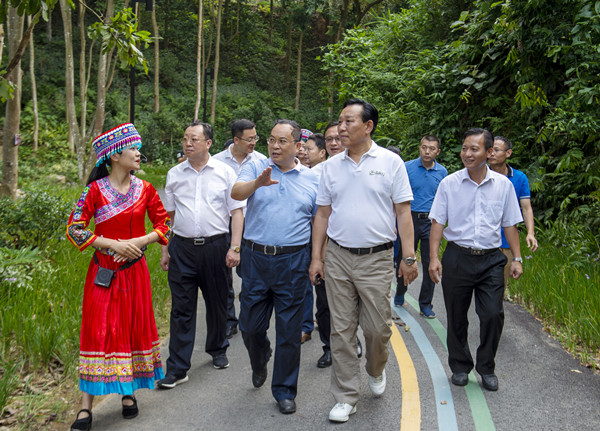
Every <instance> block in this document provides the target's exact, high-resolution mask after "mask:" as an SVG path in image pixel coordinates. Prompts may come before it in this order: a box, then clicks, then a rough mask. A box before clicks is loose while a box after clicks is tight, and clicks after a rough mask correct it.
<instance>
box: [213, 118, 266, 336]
mask: <svg viewBox="0 0 600 431" xmlns="http://www.w3.org/2000/svg"><path fill="white" fill-rule="evenodd" d="M231 138H232V139H233V143H232V144H231V145H229V146H228V147H227V148H225V150H223V151H221V152H220V153H217V154H215V156H214V158H215V159H216V160H220V161H221V162H223V163H225V164H226V165H228V166H230V167H231V168H232V169H233V170H234V171H235V174H236V175H239V174H240V171H241V170H242V166H244V165H245V164H246V163H248V162H251V161H253V160H264V159H266V157H265V156H264V155H263V154H261V153H259V152H258V151H254V147H255V146H256V143H257V142H258V135H257V133H256V126H255V124H254V123H253V122H252V121H250V120H246V119H245V118H242V119H241V120H235V121H234V122H233V123H231ZM244 211H245V208H244ZM236 268H237V269H236V271H237V274H238V275H241V274H240V271H239V268H240V267H239V266H237V267H236ZM227 277H228V278H227V289H228V293H227V338H231V337H233V336H234V335H235V334H237V331H238V329H237V325H238V319H237V317H235V304H234V300H235V292H234V290H233V272H232V270H231V268H229V270H228V273H227Z"/></svg>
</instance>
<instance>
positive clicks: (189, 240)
mask: <svg viewBox="0 0 600 431" xmlns="http://www.w3.org/2000/svg"><path fill="white" fill-rule="evenodd" d="M175 236H176V237H177V238H179V239H180V240H181V241H183V242H187V243H189V244H193V245H204V244H209V243H211V242H213V241H216V240H218V239H221V238H223V237H225V236H227V234H226V233H220V234H218V235H213V236H205V237H202V238H186V237H184V236H179V235H175Z"/></svg>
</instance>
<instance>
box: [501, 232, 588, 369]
mask: <svg viewBox="0 0 600 431" xmlns="http://www.w3.org/2000/svg"><path fill="white" fill-rule="evenodd" d="M537 237H538V240H539V243H540V247H539V249H538V250H537V251H536V252H535V253H531V254H530V255H527V252H524V255H525V262H524V272H523V275H522V276H521V277H520V278H519V279H518V280H511V281H510V295H511V296H512V297H513V298H514V299H515V300H517V301H518V302H520V303H521V304H523V305H524V306H526V307H527V308H529V309H530V310H531V311H533V312H534V313H535V314H536V316H539V317H541V318H542V319H543V320H544V322H545V324H546V325H547V326H548V327H549V328H550V331H551V332H552V333H553V335H555V336H556V337H557V338H558V339H559V340H560V341H561V342H562V343H563V344H564V345H565V346H567V347H568V348H569V350H570V351H571V352H572V353H574V354H581V356H582V359H583V361H584V362H588V363H594V362H595V361H597V360H598V358H594V355H596V356H598V355H600V264H599V261H600V249H599V245H598V242H597V238H595V237H594V236H593V235H592V233H591V231H590V229H589V227H588V226H585V225H573V224H572V223H566V222H564V221H563V222H558V221H557V222H555V223H553V224H552V225H551V226H550V227H549V228H547V229H542V230H540V229H538V232H537ZM521 250H523V251H524V250H527V248H526V245H525V244H521Z"/></svg>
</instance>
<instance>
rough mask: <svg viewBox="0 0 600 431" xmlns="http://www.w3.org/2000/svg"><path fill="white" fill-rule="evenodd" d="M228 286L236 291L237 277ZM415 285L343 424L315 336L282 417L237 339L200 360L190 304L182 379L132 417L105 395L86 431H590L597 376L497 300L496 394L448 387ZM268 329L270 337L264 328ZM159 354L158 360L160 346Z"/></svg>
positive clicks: (599, 412)
mask: <svg viewBox="0 0 600 431" xmlns="http://www.w3.org/2000/svg"><path fill="white" fill-rule="evenodd" d="M419 270H420V271H421V268H419ZM236 284H237V285H236V289H237V291H238V292H239V288H240V286H239V279H236ZM419 286H420V279H419V280H417V282H415V283H413V284H412V285H411V286H410V287H409V297H408V304H405V306H404V307H401V308H396V307H394V309H395V312H396V315H399V316H400V317H401V318H402V319H403V320H404V321H405V322H406V323H407V327H408V328H407V327H405V326H398V325H394V331H393V333H394V335H393V336H392V342H391V347H390V360H389V362H388V365H387V368H386V370H387V378H388V383H387V389H386V392H385V394H384V395H383V396H382V397H381V398H378V399H377V398H373V397H372V396H371V394H370V390H369V386H368V382H367V375H366V373H365V372H364V368H363V372H362V395H361V398H360V401H359V403H358V405H357V413H356V414H355V415H353V416H351V418H350V421H349V422H347V423H346V424H333V423H330V422H329V421H328V419H327V415H328V413H329V410H330V409H331V407H333V405H334V403H335V402H334V400H333V398H332V397H331V395H330V393H329V391H328V389H329V375H330V371H329V369H319V368H317V367H316V362H317V359H318V358H319V357H320V355H321V353H322V350H321V345H320V342H319V339H318V334H317V333H316V332H315V333H313V339H312V340H311V341H308V342H307V343H305V344H304V345H303V346H302V362H301V367H300V380H299V386H298V397H297V398H296V402H297V406H298V411H297V412H296V414H293V415H287V416H286V415H282V414H280V413H279V411H278V409H277V404H276V403H275V401H274V400H273V398H272V396H271V391H270V380H271V379H270V377H271V372H272V361H271V362H270V363H269V378H268V379H267V382H266V383H265V385H264V386H263V387H262V388H260V389H255V388H254V387H253V386H252V383H251V369H250V363H249V360H248V354H247V352H246V350H245V348H244V345H243V342H242V339H241V336H240V335H239V334H237V335H235V336H234V337H233V338H232V339H231V340H230V341H231V346H230V348H229V350H228V357H229V361H230V364H231V366H230V367H229V368H228V369H225V370H216V369H214V368H213V367H212V362H211V357H210V356H209V355H207V354H206V353H204V341H205V335H206V334H205V332H206V325H205V321H204V310H203V308H204V304H203V302H202V300H200V302H199V307H198V309H199V318H198V332H197V338H196V347H195V349H194V356H193V358H192V369H191V370H190V372H189V376H190V381H189V382H187V383H185V384H183V385H180V386H177V387H176V388H174V389H172V390H168V391H162V390H161V391H158V390H156V391H148V390H143V391H138V393H137V397H138V401H139V407H140V415H139V417H137V418H136V419H133V420H124V419H123V418H122V417H121V408H120V398H119V397H117V396H116V395H113V396H108V397H106V398H105V399H104V400H103V401H101V402H100V403H99V404H98V406H97V407H95V409H94V425H93V429H94V431H102V430H174V431H179V430H323V429H342V428H343V429H348V430H358V429H360V430H369V431H373V430H389V429H396V430H397V429H400V430H402V431H405V430H440V431H446V430H461V431H462V430H476V431H482V430H506V431H514V430H578V431H582V430H596V431H597V430H600V376H599V375H597V374H596V375H595V374H593V373H592V371H591V370H589V369H587V368H585V367H582V366H581V365H579V364H578V363H577V361H576V360H575V359H573V358H571V357H570V355H569V354H567V353H566V352H565V351H563V349H562V348H561V346H560V345H559V344H558V343H557V342H556V341H554V340H553V339H552V338H550V336H549V335H548V334H547V333H546V332H545V331H544V330H543V329H542V327H541V325H540V323H539V322H538V321H536V320H535V319H534V318H533V317H532V316H530V315H529V313H527V312H526V311H524V310H523V309H522V308H520V307H518V306H516V305H514V304H511V303H505V309H506V322H505V327H504V333H503V335H502V340H501V342H500V348H499V351H498V355H497V358H496V359H497V367H496V373H497V374H498V377H499V383H500V389H499V391H498V392H488V391H485V390H483V389H482V388H481V387H480V385H479V379H478V376H475V375H472V376H471V377H470V379H471V380H470V382H469V384H468V385H467V386H466V387H464V388H463V387H456V386H453V385H451V384H450V383H449V378H448V376H449V375H450V371H449V368H448V365H447V353H446V348H445V325H446V318H445V312H444V306H443V299H442V294H441V287H440V286H436V293H435V298H434V310H435V312H436V313H437V316H438V319H432V320H427V319H424V318H422V317H420V316H419V313H418V305H417V303H416V301H415V299H414V298H416V297H418V290H419ZM237 306H238V303H237V301H236V307H237ZM415 307H416V308H415ZM470 321H471V322H474V323H475V325H472V327H471V330H470V335H471V336H470V344H471V347H472V351H473V353H474V352H475V349H476V346H477V344H478V338H479V333H478V329H477V327H476V326H478V325H477V324H476V323H477V322H478V321H477V317H476V315H475V314H474V311H473V310H471V316H470ZM271 326H272V325H271ZM269 331H270V332H269V337H270V338H271V339H272V340H273V339H274V337H273V335H274V331H273V328H272V327H271V329H270V330H269ZM165 341H167V340H165ZM162 354H163V363H164V362H165V361H166V358H167V356H168V351H167V349H166V342H163V350H162ZM363 363H364V357H363Z"/></svg>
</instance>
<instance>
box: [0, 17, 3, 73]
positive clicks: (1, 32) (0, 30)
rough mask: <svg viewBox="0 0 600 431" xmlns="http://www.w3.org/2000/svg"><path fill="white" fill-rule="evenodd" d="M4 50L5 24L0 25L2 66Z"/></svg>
mask: <svg viewBox="0 0 600 431" xmlns="http://www.w3.org/2000/svg"><path fill="white" fill-rule="evenodd" d="M3 48H4V24H2V23H0V64H2V51H3Z"/></svg>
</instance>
